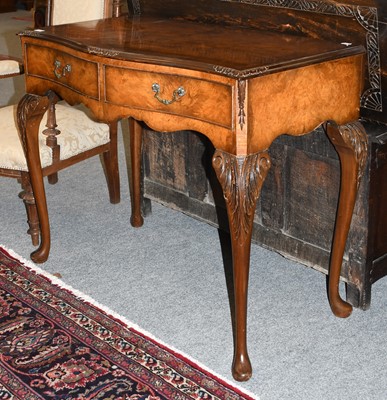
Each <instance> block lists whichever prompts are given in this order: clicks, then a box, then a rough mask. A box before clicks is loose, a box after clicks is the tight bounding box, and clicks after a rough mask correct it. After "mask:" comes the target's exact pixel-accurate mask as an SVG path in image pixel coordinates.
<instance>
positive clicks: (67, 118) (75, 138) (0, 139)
mask: <svg viewBox="0 0 387 400" xmlns="http://www.w3.org/2000/svg"><path fill="white" fill-rule="evenodd" d="M46 121H47V116H46V114H45V115H44V116H43V119H42V122H41V124H40V133H39V144H40V161H41V164H42V167H46V166H48V165H50V164H51V163H52V151H51V149H50V148H49V147H48V146H47V145H46V136H45V135H44V134H43V133H42V131H43V130H44V129H46V126H45V125H46ZM56 121H57V125H58V129H59V130H60V131H61V133H60V134H59V135H58V136H57V138H58V144H59V145H60V159H61V160H65V159H68V158H70V157H72V156H75V155H77V154H79V153H83V152H85V151H87V150H90V149H93V148H95V147H97V146H100V145H103V144H106V143H108V142H109V141H110V136H109V126H108V125H106V124H102V123H98V122H94V121H93V120H91V119H90V118H89V117H88V116H87V115H86V113H85V112H83V111H81V110H79V109H77V108H74V107H70V106H69V105H68V104H67V103H65V102H60V103H58V104H57V105H56ZM0 168H5V169H12V170H18V171H28V168H27V161H26V158H25V156H24V152H23V148H22V145H21V141H20V137H19V134H18V130H17V127H16V105H12V106H7V107H3V108H0Z"/></svg>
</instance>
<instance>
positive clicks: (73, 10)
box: [51, 0, 105, 25]
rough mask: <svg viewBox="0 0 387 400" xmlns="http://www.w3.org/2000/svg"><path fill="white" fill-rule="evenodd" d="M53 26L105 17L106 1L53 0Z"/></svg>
mask: <svg viewBox="0 0 387 400" xmlns="http://www.w3.org/2000/svg"><path fill="white" fill-rule="evenodd" d="M52 1H53V9H52V21H51V24H52V25H60V24H69V23H72V22H81V21H92V20H96V19H101V18H103V17H104V12H105V0H82V1H79V0H52Z"/></svg>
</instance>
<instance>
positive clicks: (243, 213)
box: [212, 150, 271, 381]
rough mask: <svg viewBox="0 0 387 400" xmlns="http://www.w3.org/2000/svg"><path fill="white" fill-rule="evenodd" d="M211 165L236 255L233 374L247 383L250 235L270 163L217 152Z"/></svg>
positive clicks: (263, 156) (261, 155) (263, 157)
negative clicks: (225, 208)
mask: <svg viewBox="0 0 387 400" xmlns="http://www.w3.org/2000/svg"><path fill="white" fill-rule="evenodd" d="M212 163H213V167H214V169H215V172H216V175H217V177H218V180H219V182H220V184H221V186H222V189H223V195H224V198H225V200H226V206H227V214H228V219H229V225H230V234H231V245H232V254H233V275H234V295H235V322H236V327H235V344H234V360H233V365H232V373H233V376H234V378H235V379H236V380H238V381H246V380H248V379H249V378H250V377H251V374H252V368H251V363H250V360H249V356H248V353H247V335H246V330H247V326H246V323H247V290H248V279H249V265H250V248H251V234H252V228H253V220H254V213H255V207H256V203H257V200H258V198H259V195H260V192H261V187H262V184H263V182H264V180H265V178H266V175H267V172H268V170H269V168H270V164H271V163H270V157H269V155H268V154H267V153H266V152H262V153H256V154H251V155H248V156H234V155H232V154H229V153H226V152H224V151H221V150H216V151H215V154H214V157H213V159H212Z"/></svg>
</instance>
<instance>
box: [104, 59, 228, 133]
mask: <svg viewBox="0 0 387 400" xmlns="http://www.w3.org/2000/svg"><path fill="white" fill-rule="evenodd" d="M104 70H105V101H106V102H108V103H111V104H117V105H122V106H127V107H131V108H136V109H141V110H146V111H155V112H162V113H163V114H171V115H177V116H182V117H188V118H194V119H198V120H201V121H205V122H210V123H212V124H217V125H220V126H224V127H227V128H231V126H232V98H233V96H232V93H233V89H232V86H230V85H227V84H224V83H219V82H213V81H209V80H202V79H196V78H192V77H189V76H188V77H187V76H184V75H175V74H173V75H172V74H163V73H153V72H144V71H139V70H135V69H130V68H125V67H116V66H105V67H104ZM117 83H118V84H117Z"/></svg>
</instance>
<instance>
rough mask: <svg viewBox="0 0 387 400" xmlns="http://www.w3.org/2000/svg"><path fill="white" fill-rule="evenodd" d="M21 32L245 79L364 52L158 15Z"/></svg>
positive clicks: (94, 50) (109, 54)
mask: <svg viewBox="0 0 387 400" xmlns="http://www.w3.org/2000/svg"><path fill="white" fill-rule="evenodd" d="M21 35H31V36H35V37H39V38H42V39H46V40H49V41H53V42H56V43H59V44H63V45H65V46H68V47H71V48H74V49H78V50H81V51H85V52H88V53H91V54H92V53H95V54H103V55H104V56H107V57H113V58H116V59H124V60H131V61H138V62H145V63H157V64H158V65H166V66H174V67H178V68H188V69H195V70H199V71H205V72H215V73H218V74H220V75H225V76H230V77H234V78H242V79H243V78H247V77H248V78H251V77H255V76H260V75H265V74H270V73H273V72H278V71H281V70H287V69H292V68H298V67H302V66H306V65H310V64H316V63H320V62H324V61H327V60H334V59H339V58H342V57H346V56H350V55H355V54H361V53H364V48H363V47H362V46H359V45H356V44H351V43H338V42H337V43H335V42H330V41H325V40H321V39H313V38H309V37H305V36H298V35H289V34H284V33H275V32H268V31H261V30H259V29H251V28H243V27H236V26H226V25H220V24H205V23H198V22H190V21H187V20H172V19H159V18H155V17H128V16H123V17H120V18H108V19H105V20H98V21H88V22H82V23H75V24H68V25H57V26H52V27H48V28H45V29H44V30H38V31H26V32H23V33H21Z"/></svg>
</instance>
